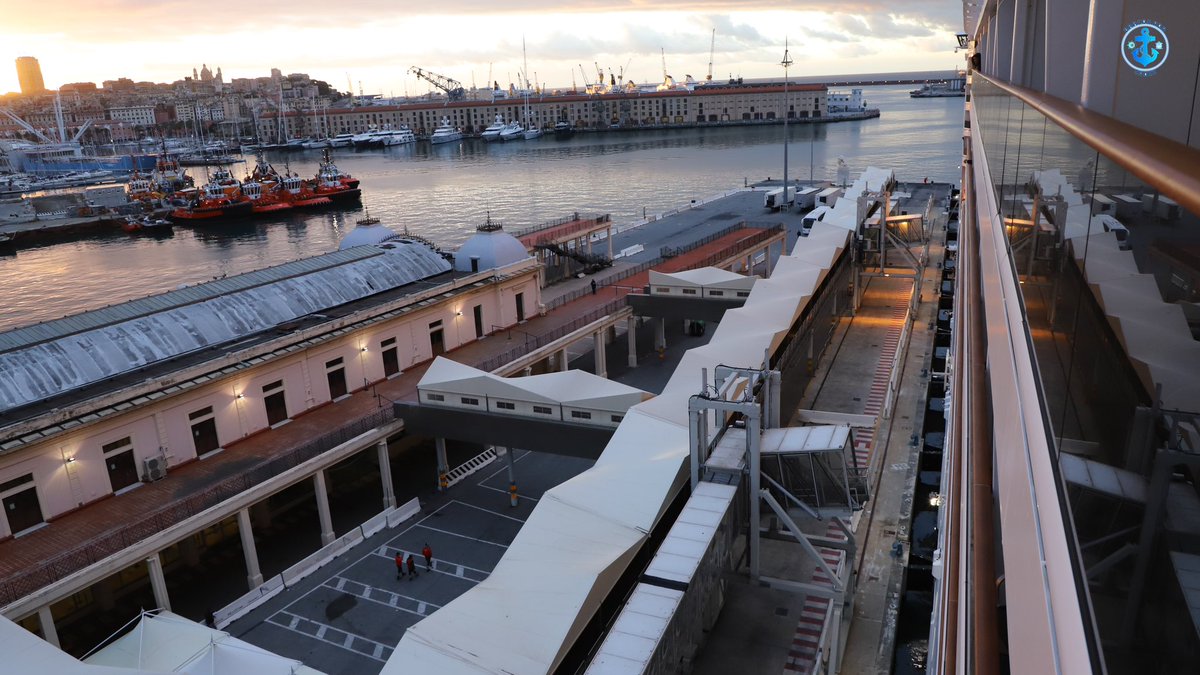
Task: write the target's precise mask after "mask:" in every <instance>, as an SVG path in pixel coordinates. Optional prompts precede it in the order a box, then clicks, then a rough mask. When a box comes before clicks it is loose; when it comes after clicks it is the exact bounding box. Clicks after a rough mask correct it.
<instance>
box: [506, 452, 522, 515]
mask: <svg viewBox="0 0 1200 675" xmlns="http://www.w3.org/2000/svg"><path fill="white" fill-rule="evenodd" d="M505 454H507V455H508V505H509V506H512V507H516V505H517V503H518V502H519V501H520V500H519V498H518V497H517V466H516V465H517V457H516V455H517V449H516V448H506V449H505Z"/></svg>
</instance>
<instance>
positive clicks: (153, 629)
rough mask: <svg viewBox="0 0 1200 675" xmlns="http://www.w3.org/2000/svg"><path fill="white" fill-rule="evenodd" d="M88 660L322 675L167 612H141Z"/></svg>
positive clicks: (225, 673)
mask: <svg viewBox="0 0 1200 675" xmlns="http://www.w3.org/2000/svg"><path fill="white" fill-rule="evenodd" d="M87 663H90V664H96V665H107V666H114V667H118V668H151V669H153V670H156V671H164V672H176V673H195V674H196V675H200V674H202V673H203V674H207V673H212V672H218V673H222V675H293V674H296V673H312V674H314V675H319V673H318V671H315V670H313V669H311V668H307V667H305V666H304V664H302V663H300V662H299V661H296V660H294V659H289V658H285V657H283V656H279V655H277V654H273V653H271V652H269V651H267V650H265V649H263V648H261V647H256V646H254V645H252V644H250V643H248V642H243V641H242V640H239V639H237V638H235V637H233V636H231V635H230V634H229V633H226V632H224V631H219V630H217V629H215V628H209V627H208V626H205V625H203V624H199V623H196V622H195V621H191V620H190V619H186V618H184V617H182V616H179V615H178V614H172V613H171V612H166V611H162V612H158V613H157V614H151V613H149V612H145V613H143V614H142V618H141V619H140V620H139V621H138V623H137V625H136V626H134V628H133V630H131V631H129V632H128V633H126V634H125V635H123V636H121V637H120V638H118V639H116V640H114V641H113V642H111V643H110V644H108V645H106V646H105V647H104V648H103V649H101V650H99V651H97V652H96V653H94V654H92V655H91V656H89V657H88V658H87Z"/></svg>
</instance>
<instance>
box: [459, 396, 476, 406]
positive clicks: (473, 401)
mask: <svg viewBox="0 0 1200 675" xmlns="http://www.w3.org/2000/svg"><path fill="white" fill-rule="evenodd" d="M459 400H461V401H462V403H463V405H479V399H477V398H467V397H466V396H463V397H462V398H461V399H459Z"/></svg>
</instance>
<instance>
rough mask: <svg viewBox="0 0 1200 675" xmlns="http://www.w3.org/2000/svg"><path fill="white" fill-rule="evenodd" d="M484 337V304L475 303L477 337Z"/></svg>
mask: <svg viewBox="0 0 1200 675" xmlns="http://www.w3.org/2000/svg"><path fill="white" fill-rule="evenodd" d="M481 337H483V305H475V339H476V340H478V339H479V338H481Z"/></svg>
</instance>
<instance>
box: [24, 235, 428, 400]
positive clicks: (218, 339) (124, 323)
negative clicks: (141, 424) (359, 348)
mask: <svg viewBox="0 0 1200 675" xmlns="http://www.w3.org/2000/svg"><path fill="white" fill-rule="evenodd" d="M391 243H392V244H393V248H392V249H391V250H389V251H387V252H386V253H385V252H383V251H381V250H380V249H378V248H374V247H359V248H357V249H348V250H346V251H339V252H337V253H330V254H327V255H324V256H318V257H315V258H308V259H305V260H298V261H296V262H293V263H286V264H284V265H279V266H276V267H272V268H268V269H265V270H259V271H256V272H249V273H247V274H240V275H238V276H236V277H231V278H229V279H221V280H218V281H214V282H210V283H205V284H201V285H199V286H195V287H192V288H187V289H182V290H179V291H172V292H171V293H165V294H163V295H160V296H154V297H151V298H144V299H142V300H137V301H134V302H132V303H126V304H125V305H118V306H114V307H107V308H105V309H103V310H97V312H89V313H87V314H80V315H78V316H76V317H69V318H68V319H64V320H60V321H57V322H50V323H49V324H41V325H40V326H35V327H31V328H40V327H48V326H50V324H55V328H54V330H51V329H49V328H47V330H46V333H45V335H46V336H47V337H46V338H45V339H44V340H40V341H36V342H31V340H32V339H33V334H27V336H25V337H24V338H23V341H22V342H20V344H23V345H24V346H23V347H21V348H19V349H15V350H10V351H6V352H4V353H0V411H4V410H8V409H11V408H16V407H19V406H22V405H26V404H29V403H32V402H35V401H38V400H41V399H45V398H49V397H52V396H56V395H59V394H62V393H64V392H67V391H71V390H72V389H77V388H80V387H84V386H87V385H90V384H94V383H96V382H99V381H101V380H105V379H108V378H111V377H115V376H117V375H120V374H122V373H127V372H130V371H133V370H137V369H140V368H144V367H146V366H149V365H151V364H154V363H156V362H160V361H163V360H166V359H170V358H174V357H177V356H181V355H183V354H188V353H191V352H195V351H198V350H202V349H207V348H211V347H215V346H219V345H222V344H226V343H229V342H233V341H235V340H238V339H241V338H244V337H247V336H250V335H253V334H255V333H258V332H260V331H263V330H267V329H269V328H272V327H274V326H277V325H279V324H282V323H286V322H288V321H292V320H294V319H297V318H300V317H303V316H306V315H309V314H314V313H319V312H321V311H323V310H327V309H330V308H333V307H337V306H339V305H343V304H346V303H348V302H353V301H355V300H359V299H361V298H365V297H368V296H371V295H375V294H376V293H381V292H383V291H387V290H391V289H393V288H398V287H400V286H405V285H407V284H410V283H412V282H414V281H419V280H421V279H425V278H428V277H431V276H434V275H437V274H441V273H443V272H447V271H449V270H450V263H449V262H447V261H446V260H445V259H444V258H442V257H441V256H440V255H439V254H438V253H436V252H435V251H432V250H430V249H429V248H428V247H426V246H424V245H422V244H415V243H411V242H407V241H396V242H391ZM128 305H135V306H136V307H134V308H130V307H128ZM92 314H100V315H101V316H100V317H93V316H91V315H92Z"/></svg>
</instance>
